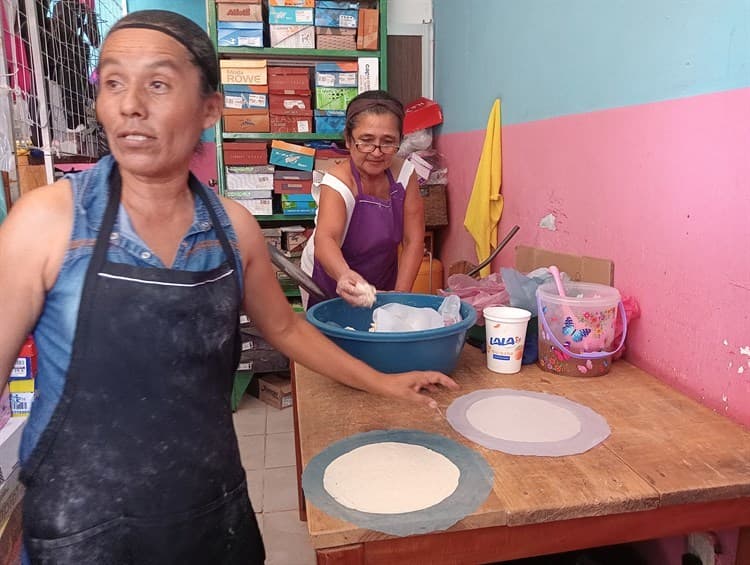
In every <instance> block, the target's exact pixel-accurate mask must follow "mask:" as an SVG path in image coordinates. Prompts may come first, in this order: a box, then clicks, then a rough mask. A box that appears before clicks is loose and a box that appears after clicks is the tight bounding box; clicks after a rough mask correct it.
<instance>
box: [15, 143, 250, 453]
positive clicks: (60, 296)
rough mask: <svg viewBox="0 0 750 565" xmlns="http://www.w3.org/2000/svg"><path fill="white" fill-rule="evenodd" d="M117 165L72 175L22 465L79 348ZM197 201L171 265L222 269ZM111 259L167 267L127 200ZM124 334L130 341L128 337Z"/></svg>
mask: <svg viewBox="0 0 750 565" xmlns="http://www.w3.org/2000/svg"><path fill="white" fill-rule="evenodd" d="M114 163H115V161H114V159H113V158H112V157H111V156H107V157H104V158H102V159H101V160H100V161H99V162H98V163H97V164H96V166H95V167H93V168H91V169H89V170H87V171H83V172H81V173H77V174H74V175H70V176H68V177H67V178H68V179H69V180H70V183H71V184H72V187H73V202H74V209H73V231H72V234H71V238H70V244H69V246H68V250H67V252H66V253H65V258H64V260H63V264H62V267H61V268H60V274H59V275H58V277H57V280H56V281H55V284H54V286H53V287H52V289H51V290H50V291H49V293H48V294H47V297H46V300H45V303H44V309H43V310H42V314H41V316H40V318H39V320H38V321H37V324H36V327H35V328H34V339H35V340H36V345H37V350H38V356H39V357H38V373H37V380H36V390H37V398H36V400H34V404H33V405H32V408H31V414H30V415H29V419H28V422H27V423H26V426H25V428H24V431H23V437H22V440H21V448H20V460H21V464H24V463H25V462H26V461H27V460H28V457H29V455H30V454H31V451H32V450H33V449H34V446H35V445H36V443H37V441H38V440H39V436H40V435H41V433H42V431H43V430H44V428H45V427H46V426H47V424H48V423H49V420H50V418H51V416H52V413H53V411H54V409H55V407H56V406H57V403H58V401H59V400H60V396H61V395H62V390H63V387H64V385H65V377H66V374H67V371H68V365H69V364H70V357H71V353H72V348H73V337H74V335H75V330H76V320H77V318H78V305H79V303H80V299H81V291H82V289H83V280H84V277H85V275H86V269H87V268H88V265H89V261H90V259H91V255H92V252H93V249H94V242H95V241H96V236H97V233H98V232H99V228H100V226H101V222H102V216H103V215H104V209H105V207H106V204H107V197H108V195H109V187H108V183H107V179H108V178H109V173H110V171H111V170H112V166H113V165H114ZM206 192H207V193H208V197H209V200H210V202H211V205H212V206H213V208H214V210H215V212H216V215H217V217H218V218H219V221H220V222H221V225H222V227H223V228H224V230H225V231H226V234H227V237H228V238H229V243H230V245H231V246H232V248H233V250H234V252H235V257H234V260H235V261H236V263H237V273H238V276H239V282H240V286H242V263H241V260H240V255H239V249H238V247H237V234H236V233H235V232H234V229H233V228H232V225H231V223H230V221H229V216H227V213H226V212H225V210H224V207H223V206H222V204H221V202H220V201H219V198H218V197H217V196H216V195H215V194H214V192H213V191H211V190H210V189H206ZM194 201H195V216H194V219H193V224H192V225H191V226H190V228H188V231H187V234H186V235H185V237H184V238H183V240H182V243H180V246H179V248H178V251H177V256H176V257H175V260H174V264H173V265H172V267H171V268H173V269H177V270H183V271H205V270H209V269H213V268H215V267H218V266H219V265H220V264H221V263H222V261H224V253H223V251H222V249H221V244H220V243H219V241H218V239H217V238H216V233H215V231H214V228H213V226H212V223H211V219H210V217H209V213H208V209H207V208H206V206H205V204H204V203H203V201H202V200H201V199H200V198H197V197H196V198H195V199H194ZM108 258H109V260H110V261H112V262H116V263H125V264H128V265H135V266H140V267H153V268H165V265H164V264H163V263H162V262H161V260H160V259H159V258H158V257H157V256H156V255H154V253H153V252H152V251H151V250H150V249H149V248H148V247H147V246H146V244H145V243H144V242H143V241H142V240H141V238H140V237H138V235H137V234H136V233H135V230H134V229H133V227H132V225H131V223H130V219H129V218H128V215H127V212H126V211H125V209H124V208H123V206H122V204H121V205H120V211H119V213H118V217H117V220H116V222H115V227H114V229H113V231H112V235H111V236H110V244H109V251H108ZM128 307H132V305H127V304H123V308H128ZM121 337H122V338H123V339H127V337H128V336H121ZM123 362H127V360H123ZM103 401H105V400H104V399H103ZM110 401H116V399H110Z"/></svg>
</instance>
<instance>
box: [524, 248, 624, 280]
mask: <svg viewBox="0 0 750 565" xmlns="http://www.w3.org/2000/svg"><path fill="white" fill-rule="evenodd" d="M550 265H557V267H558V268H559V269H560V271H561V272H564V273H567V274H568V276H569V277H570V278H571V279H572V280H574V281H581V282H592V283H597V284H605V285H608V286H612V283H613V282H614V276H615V265H614V263H613V262H612V261H610V260H609V259H599V258H596V257H586V256H581V255H570V254H568V253H557V252H555V251H548V250H547V249H541V248H538V247H530V246H527V245H519V246H517V247H516V269H517V270H518V271H520V272H521V273H529V272H531V271H533V270H534V269H537V268H539V267H548V266H550Z"/></svg>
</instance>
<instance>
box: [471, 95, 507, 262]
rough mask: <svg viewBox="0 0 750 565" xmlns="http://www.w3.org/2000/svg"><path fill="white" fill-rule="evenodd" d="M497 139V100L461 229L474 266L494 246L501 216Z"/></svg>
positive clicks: (500, 182) (498, 117)
mask: <svg viewBox="0 0 750 565" xmlns="http://www.w3.org/2000/svg"><path fill="white" fill-rule="evenodd" d="M500 137H501V122H500V99H497V100H495V103H494V104H493V105H492V110H491V112H490V117H489V119H488V120H487V131H486V132H485V134H484V146H483V147H482V155H481V157H480V158H479V166H478V167H477V174H476V177H474V187H473V188H472V189H471V198H470V199H469V205H468V206H467V207H466V216H465V217H464V226H465V227H466V229H467V230H468V231H469V233H470V234H471V236H472V237H473V238H474V242H475V247H476V251H477V262H480V263H481V262H482V261H484V260H485V259H486V258H487V257H489V255H490V252H491V251H492V250H493V249H494V248H495V246H496V245H497V225H498V224H499V223H500V216H501V215H502V213H503V195H502V194H500V188H501V185H502V181H503V175H502V154H501V147H500ZM491 270H492V268H491V266H490V265H487V266H486V267H484V268H483V269H482V270H481V271H480V272H479V274H480V275H481V276H482V277H486V276H488V275H489V274H490V272H491Z"/></svg>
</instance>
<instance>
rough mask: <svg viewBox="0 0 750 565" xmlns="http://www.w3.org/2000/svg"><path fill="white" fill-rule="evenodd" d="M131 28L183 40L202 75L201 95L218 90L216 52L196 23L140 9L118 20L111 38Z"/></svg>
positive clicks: (170, 13) (175, 16) (169, 14)
mask: <svg viewBox="0 0 750 565" xmlns="http://www.w3.org/2000/svg"><path fill="white" fill-rule="evenodd" d="M127 28H141V29H152V30H154V31H159V32H161V33H164V34H166V35H168V36H169V37H171V38H172V39H174V40H176V41H179V42H180V43H181V44H182V45H183V46H184V47H185V49H187V50H188V52H189V53H190V60H191V62H192V63H193V64H194V65H195V66H196V67H198V69H199V70H200V72H201V93H202V94H203V95H204V96H208V95H210V94H213V93H214V92H216V91H217V89H218V88H219V65H218V62H217V56H216V51H215V50H214V46H213V44H212V43H211V39H210V38H209V37H208V34H207V33H206V32H205V31H204V30H203V28H201V27H200V26H199V25H198V24H196V23H195V22H194V21H193V20H191V19H189V18H186V17H185V16H183V15H180V14H177V13H175V12H169V11H167V10H139V11H137V12H131V13H130V14H128V15H127V16H124V17H122V18H121V19H119V20H117V22H115V25H113V26H112V28H111V29H110V30H109V33H108V34H107V36H109V35H110V34H111V33H113V32H115V31H118V30H121V29H127ZM105 41H106V39H105Z"/></svg>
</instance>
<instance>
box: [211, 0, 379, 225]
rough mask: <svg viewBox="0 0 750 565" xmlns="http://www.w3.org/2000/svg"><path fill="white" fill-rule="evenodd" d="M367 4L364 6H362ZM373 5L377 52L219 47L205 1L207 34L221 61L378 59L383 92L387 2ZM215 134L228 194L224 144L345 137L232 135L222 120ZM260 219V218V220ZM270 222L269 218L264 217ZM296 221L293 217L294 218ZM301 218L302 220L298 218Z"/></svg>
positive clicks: (221, 187)
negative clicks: (232, 141) (376, 25)
mask: <svg viewBox="0 0 750 565" xmlns="http://www.w3.org/2000/svg"><path fill="white" fill-rule="evenodd" d="M363 4H364V3H363ZM374 5H375V6H377V8H378V11H379V26H378V45H379V46H380V48H379V49H378V50H377V51H358V50H354V51H352V50H335V49H290V48H280V47H219V46H218V44H217V41H216V37H217V33H218V27H217V18H216V2H215V0H207V1H206V16H207V17H206V21H207V23H208V34H209V36H210V37H211V40H212V41H213V43H214V48H215V49H216V51H217V53H218V55H219V58H220V59H238V58H247V59H267V60H268V61H269V62H272V63H273V64H274V65H290V66H293V65H307V66H313V65H314V64H315V62H316V61H320V60H337V59H341V60H345V59H357V58H359V57H375V58H377V59H378V67H379V69H378V73H379V79H380V88H381V89H383V90H385V89H387V88H388V56H387V45H388V30H387V25H386V22H387V21H388V12H387V8H388V1H387V0H375V2H374ZM215 133H216V166H217V169H218V171H217V173H218V179H217V180H218V187H219V193H220V194H224V191H225V178H224V175H225V172H224V140H245V141H254V140H255V141H262V140H274V139H279V140H283V141H292V142H294V141H299V142H302V141H313V140H324V141H325V140H329V141H341V140H342V139H343V137H342V136H341V135H336V134H328V133H277V132H270V133H230V132H224V124H223V120H221V119H220V120H219V121H218V122H217V123H216V126H215ZM276 216H279V214H275V215H274V216H273V217H270V218H271V219H279V220H288V219H289V218H287V217H283V218H276ZM260 218H261V217H259V219H260ZM263 218H269V217H263ZM291 218H292V219H293V218H295V217H294V216H292V217H291ZM297 218H299V217H297Z"/></svg>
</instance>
